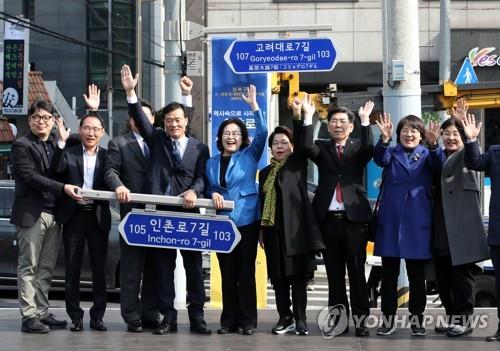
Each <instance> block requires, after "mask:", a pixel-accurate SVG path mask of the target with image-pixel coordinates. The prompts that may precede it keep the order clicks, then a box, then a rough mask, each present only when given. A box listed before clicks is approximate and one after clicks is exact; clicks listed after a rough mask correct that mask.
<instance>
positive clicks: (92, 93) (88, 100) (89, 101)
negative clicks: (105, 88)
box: [83, 84, 101, 111]
mask: <svg viewBox="0 0 500 351" xmlns="http://www.w3.org/2000/svg"><path fill="white" fill-rule="evenodd" d="M88 92H89V95H88V96H87V95H85V94H83V99H84V100H85V104H86V105H87V108H88V109H89V110H90V111H97V110H98V109H99V103H100V101H101V98H100V96H101V90H100V89H99V88H98V87H97V85H95V84H90V85H89V87H88Z"/></svg>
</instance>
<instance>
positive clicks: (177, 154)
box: [172, 140, 181, 164]
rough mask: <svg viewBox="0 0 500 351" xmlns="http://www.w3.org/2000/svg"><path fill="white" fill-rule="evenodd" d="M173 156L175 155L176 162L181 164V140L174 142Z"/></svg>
mask: <svg viewBox="0 0 500 351" xmlns="http://www.w3.org/2000/svg"><path fill="white" fill-rule="evenodd" d="M172 154H173V155H174V158H175V162H176V163H177V164H179V163H181V152H180V150H179V140H173V141H172Z"/></svg>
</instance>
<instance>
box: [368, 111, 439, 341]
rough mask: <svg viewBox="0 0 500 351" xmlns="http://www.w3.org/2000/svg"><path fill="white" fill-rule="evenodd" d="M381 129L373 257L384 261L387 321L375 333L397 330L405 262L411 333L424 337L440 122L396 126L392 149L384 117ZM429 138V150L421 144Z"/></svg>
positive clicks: (415, 120)
mask: <svg viewBox="0 0 500 351" xmlns="http://www.w3.org/2000/svg"><path fill="white" fill-rule="evenodd" d="M377 125H378V127H379V128H380V131H381V137H380V140H379V141H378V143H377V144H376V145H375V150H374V156H373V160H374V161H375V163H376V164H377V165H378V166H380V167H383V168H384V172H383V174H384V175H383V177H384V180H383V181H384V183H383V189H382V190H381V191H382V194H381V197H380V203H379V212H378V218H377V229H376V233H375V250H374V254H375V255H377V256H381V257H382V313H383V315H384V316H383V317H384V318H383V321H384V323H383V325H382V326H381V327H380V328H379V329H378V330H377V335H390V334H392V333H394V332H395V330H396V326H395V323H394V316H395V314H396V310H397V283H398V276H399V264H400V260H401V259H402V258H403V259H405V262H406V269H407V272H408V279H409V283H410V303H409V311H410V313H411V319H410V322H411V329H412V335H413V336H424V335H425V328H424V325H423V323H422V322H423V313H424V310H425V305H426V291H425V266H426V264H427V260H428V259H430V258H431V257H432V255H431V224H432V218H431V217H432V212H431V211H432V208H431V187H432V176H433V174H434V173H438V172H439V171H440V169H441V165H442V160H443V159H444V155H443V153H442V151H441V150H440V149H439V148H438V147H437V146H438V145H437V138H438V136H439V133H438V131H439V124H437V123H432V124H431V127H430V129H429V131H428V132H427V133H426V130H425V126H424V123H423V121H422V120H421V119H420V118H419V117H417V116H413V115H409V116H406V117H404V118H403V119H401V120H400V121H399V123H398V126H397V128H396V135H397V138H398V139H397V144H396V146H394V147H391V146H389V143H390V141H391V135H392V130H393V126H392V122H391V121H390V118H389V117H388V116H386V115H384V116H383V117H382V118H381V120H380V121H377ZM426 135H427V142H428V143H429V145H430V146H429V148H427V147H425V146H423V145H422V143H423V141H424V138H425V137H426Z"/></svg>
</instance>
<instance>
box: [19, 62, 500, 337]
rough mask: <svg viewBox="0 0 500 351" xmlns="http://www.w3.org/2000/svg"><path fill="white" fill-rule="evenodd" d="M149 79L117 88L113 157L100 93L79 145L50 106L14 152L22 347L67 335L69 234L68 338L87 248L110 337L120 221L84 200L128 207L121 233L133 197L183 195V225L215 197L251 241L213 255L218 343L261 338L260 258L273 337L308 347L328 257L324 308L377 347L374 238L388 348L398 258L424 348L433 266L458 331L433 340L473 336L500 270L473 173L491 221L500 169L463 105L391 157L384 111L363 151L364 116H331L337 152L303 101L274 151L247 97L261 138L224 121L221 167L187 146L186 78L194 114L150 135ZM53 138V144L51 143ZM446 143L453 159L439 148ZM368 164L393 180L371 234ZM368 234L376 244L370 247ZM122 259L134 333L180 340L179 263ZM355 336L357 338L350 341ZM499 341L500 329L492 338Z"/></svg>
mask: <svg viewBox="0 0 500 351" xmlns="http://www.w3.org/2000/svg"><path fill="white" fill-rule="evenodd" d="M137 80H138V76H137V75H136V76H134V75H133V74H132V72H131V71H130V68H129V67H128V66H127V65H124V66H123V67H122V70H121V81H122V85H123V88H124V90H125V92H126V95H127V102H128V108H129V119H128V122H129V126H130V131H129V132H128V133H127V134H124V135H122V136H119V137H116V138H114V139H113V140H111V141H110V142H109V145H108V150H105V149H104V148H102V147H100V146H99V141H100V139H101V137H102V135H103V134H104V122H103V120H102V118H101V117H99V116H98V115H97V114H96V113H95V112H92V111H96V110H97V108H98V106H99V90H98V89H97V87H96V86H93V85H92V86H90V87H89V93H88V96H85V100H86V103H87V105H88V108H89V111H91V112H89V113H88V114H87V115H85V116H84V117H82V118H81V120H80V128H79V135H77V136H76V137H75V136H74V135H71V134H70V131H69V130H67V129H66V128H65V126H64V123H63V122H62V120H61V119H59V118H56V117H54V112H55V111H54V108H53V106H52V105H51V104H50V103H48V102H44V101H39V102H36V103H35V104H33V106H32V107H31V109H30V111H29V124H30V132H29V133H28V134H27V135H25V136H23V137H21V138H20V139H18V140H17V141H16V143H15V144H14V145H13V148H12V159H13V163H14V174H15V179H16V191H15V194H16V196H15V202H14V207H13V210H12V217H11V222H12V223H14V224H16V226H17V231H18V241H19V249H20V250H19V251H20V253H19V262H18V288H19V303H20V310H21V315H22V330H23V331H24V332H29V333H47V332H48V331H49V330H50V328H65V327H66V325H67V323H66V321H63V320H58V319H56V317H55V316H54V315H52V314H50V313H49V311H48V307H49V302H48V290H49V287H50V283H51V278H52V271H53V268H54V265H55V261H56V258H57V250H58V248H59V245H60V241H61V230H60V226H61V225H62V228H63V229H62V241H63V243H64V250H65V260H66V261H65V262H66V277H65V279H66V286H65V287H66V295H65V298H66V311H67V313H68V315H69V317H70V318H71V325H70V330H71V331H75V332H76V331H81V330H83V328H84V325H83V314H84V312H83V310H82V309H81V307H80V301H79V280H80V269H81V262H82V255H83V251H84V246H85V242H87V245H88V248H89V256H90V262H91V268H92V279H93V299H94V301H93V306H92V307H91V309H90V328H91V329H94V330H98V331H104V330H106V329H107V328H106V326H105V324H104V322H103V316H104V313H105V309H106V279H105V262H106V253H107V241H108V233H109V229H110V225H111V216H110V211H109V206H108V203H107V202H105V201H98V200H89V199H86V198H83V197H82V196H81V193H80V191H81V190H85V189H103V190H104V189H109V190H112V191H114V192H115V193H116V196H117V199H118V201H119V202H120V203H121V205H120V206H121V207H120V214H121V216H122V218H123V217H124V216H125V215H126V214H127V213H128V212H129V211H131V209H132V208H133V207H139V206H140V205H138V204H132V203H130V194H131V193H148V194H155V195H170V196H180V197H182V198H183V201H184V206H183V209H181V211H186V212H195V211H197V209H195V204H196V200H197V199H198V198H200V197H206V198H210V199H212V200H213V203H214V206H215V207H216V209H217V210H218V213H220V214H227V215H229V217H230V218H231V220H232V221H233V222H234V223H235V225H236V226H237V228H238V230H239V232H240V233H241V240H240V242H239V243H238V245H237V246H236V247H235V248H234V250H233V251H232V252H231V253H218V254H217V258H218V262H219V266H220V271H221V278H222V302H223V309H222V313H221V317H220V328H218V329H217V333H218V334H228V333H241V334H243V335H252V334H253V333H254V330H255V328H257V301H256V300H257V299H256V286H255V259H256V254H257V246H258V245H259V243H260V245H261V246H262V247H263V248H264V250H265V253H266V257H267V271H268V276H269V279H270V281H271V284H272V286H273V289H274V291H275V294H276V305H277V310H278V314H279V320H278V322H277V323H276V325H275V326H274V327H273V328H272V333H274V334H285V333H289V332H295V333H296V334H298V335H307V334H308V326H307V323H306V305H307V280H308V277H310V276H311V275H312V273H313V272H314V270H315V268H316V260H315V254H316V253H317V252H319V251H322V252H323V256H324V259H325V266H326V271H327V277H328V285H329V293H328V305H329V306H336V305H342V306H343V307H344V308H345V311H346V312H347V314H348V315H350V314H351V313H352V317H353V320H354V326H355V335H356V336H359V337H363V336H368V335H369V330H368V328H367V327H366V323H365V321H366V318H367V317H368V315H369V313H370V305H369V296H368V288H367V284H366V279H365V273H364V266H365V261H366V245H367V241H368V239H369V236H370V235H371V234H373V235H374V241H375V254H376V255H379V256H381V257H382V313H383V315H384V318H383V321H384V323H383V325H381V326H380V328H379V329H378V330H377V334H378V335H389V334H392V333H393V332H394V331H395V321H394V316H395V314H396V310H397V280H398V275H399V267H400V260H401V259H405V262H406V267H407V271H408V278H409V283H410V305H409V311H410V313H411V317H412V318H411V320H412V322H411V329H412V335H414V336H423V335H425V326H424V325H423V313H424V310H425V304H426V297H425V292H426V288H425V270H426V266H427V264H428V262H429V260H430V259H431V258H434V261H435V262H436V265H435V266H436V276H437V282H438V286H439V293H440V297H441V300H442V302H443V305H444V307H445V310H446V314H447V315H448V316H449V323H448V324H447V325H445V326H439V328H436V331H440V332H446V333H447V334H448V335H449V336H460V335H465V334H468V333H470V332H471V331H472V328H471V326H470V323H469V321H470V319H469V317H470V315H471V314H472V312H473V307H474V294H473V290H474V276H473V269H472V265H473V264H474V263H475V262H478V261H482V260H484V259H487V258H488V257H489V256H490V253H491V258H492V260H493V263H494V265H495V267H496V266H497V264H500V249H499V247H500V246H498V245H500V241H499V239H497V238H496V237H497V236H498V235H500V233H497V232H498V231H499V230H498V228H497V227H498V221H499V220H500V219H499V218H497V217H496V216H495V215H494V210H491V211H490V230H489V231H490V233H489V237H488V243H489V245H490V253H489V252H488V243H487V241H486V240H487V239H486V233H485V231H484V229H483V226H482V217H481V212H480V207H479V186H478V182H477V179H476V176H475V174H474V172H472V170H486V169H488V170H489V171H490V176H491V177H492V191H493V195H492V201H491V205H490V206H492V208H493V209H494V208H495V206H496V203H497V200H496V197H495V188H496V187H498V186H496V182H497V181H498V179H497V178H496V177H497V175H498V176H500V170H497V169H496V168H495V167H499V166H498V165H497V163H496V162H497V161H496V154H495V153H494V152H495V150H494V147H492V148H490V150H489V151H488V152H486V153H485V154H481V153H480V151H479V145H478V143H477V140H476V139H477V136H478V134H479V130H480V125H478V126H476V124H475V120H474V117H473V116H472V115H470V114H468V113H467V105H466V104H465V103H464V102H463V101H459V103H458V104H457V107H456V108H455V109H454V110H453V111H452V115H453V116H452V118H451V119H448V120H447V121H445V122H444V123H443V124H442V125H441V126H440V125H439V124H437V123H431V124H430V125H429V127H428V128H427V129H426V128H425V126H424V124H423V122H422V120H421V119H420V118H418V117H416V116H411V115H410V116H406V117H404V118H403V119H401V120H400V121H399V123H398V125H397V127H396V137H397V140H396V145H395V146H391V136H392V134H393V125H392V122H391V120H390V118H389V116H387V115H385V114H384V115H382V116H381V118H379V120H377V122H376V124H377V126H378V128H379V129H380V134H381V136H380V139H379V140H378V142H377V143H376V145H374V141H373V135H372V131H371V126H370V114H371V113H372V110H373V107H374V104H373V102H371V101H368V102H367V103H365V104H364V105H363V106H362V107H360V108H359V110H358V116H359V120H360V122H361V126H360V137H359V138H356V139H354V138H351V137H350V135H351V132H352V131H353V129H354V120H355V118H356V116H355V114H354V113H353V112H352V111H351V110H349V109H347V108H344V107H337V108H334V109H333V110H331V111H330V112H329V113H328V117H327V125H328V131H329V134H330V140H317V141H314V135H313V126H312V120H313V115H314V113H315V105H314V102H313V101H312V99H311V97H310V96H308V95H307V94H306V95H305V96H304V97H303V98H302V99H299V98H295V99H294V101H293V102H292V104H291V109H292V111H293V116H294V118H293V128H292V129H290V128H288V127H285V126H278V127H276V128H275V129H274V130H273V131H272V132H271V133H270V135H269V137H268V128H267V123H266V119H265V117H264V115H263V113H262V111H261V110H260V109H259V106H258V103H257V92H256V89H255V87H254V86H252V85H250V86H249V87H248V89H247V91H246V92H245V94H243V95H242V99H243V100H244V101H245V102H246V103H247V104H248V106H249V108H250V109H251V110H252V111H253V113H254V119H255V128H256V130H255V136H254V137H253V138H252V140H250V137H249V132H248V129H247V127H246V125H245V124H244V123H243V122H242V121H241V120H240V119H238V118H234V119H228V120H225V121H224V122H223V123H222V124H221V125H220V127H219V129H218V132H217V140H216V145H217V149H218V151H219V152H218V153H217V152H216V151H215V150H212V151H213V156H212V157H210V153H209V149H208V147H207V146H206V145H205V144H203V143H201V142H200V141H199V140H197V139H196V138H194V137H192V136H191V135H190V134H189V132H188V121H189V115H190V113H191V107H190V106H191V105H192V102H191V96H190V91H191V88H192V82H191V80H190V79H189V78H187V77H184V78H182V79H181V81H180V86H181V90H182V93H183V94H182V95H183V98H182V101H181V102H182V103H179V102H172V103H170V104H168V105H167V106H165V107H164V108H163V109H162V110H161V113H160V114H161V116H162V118H163V128H155V127H154V125H153V122H154V117H153V114H152V110H151V107H150V106H149V105H148V104H147V103H146V102H144V101H142V100H139V99H138V98H137V95H136V93H135V87H136V84H137ZM54 124H55V126H56V130H57V133H54V132H53V131H52V128H53V126H54ZM440 135H441V137H442V141H443V146H444V150H443V149H441V148H440V147H439V145H438V139H439V136H440ZM72 138H73V139H76V141H74V140H73V141H71V139H72ZM266 143H267V145H268V147H269V148H270V150H271V155H272V157H271V162H270V164H269V165H268V166H267V167H265V168H264V169H262V170H261V171H260V172H259V173H258V180H259V181H258V185H257V183H256V177H257V171H258V164H259V160H260V158H261V156H262V154H263V151H264V148H265V147H266ZM70 144H73V146H71V145H70ZM66 145H68V146H66ZM464 145H465V147H464ZM372 158H373V160H374V161H375V163H376V164H377V165H379V166H380V167H382V168H383V176H382V178H383V180H382V186H381V189H380V191H381V195H380V201H379V202H378V215H377V223H376V226H372V225H370V223H371V222H372V208H371V206H370V204H369V202H368V200H367V198H366V187H365V185H364V176H365V168H366V166H367V164H368V162H370V160H371V159H372ZM308 159H310V160H312V161H313V162H314V163H315V164H316V165H317V167H318V173H319V180H318V186H317V189H316V192H315V196H314V199H313V201H312V203H311V202H310V200H309V196H308V190H307V161H308ZM499 162H500V160H499ZM224 200H231V201H234V209H233V210H232V211H225V210H224V209H223V208H224V206H223V205H224ZM158 207H159V209H160V210H174V211H179V209H178V208H175V209H173V208H169V207H168V206H158ZM458 214H459V215H458ZM372 228H375V229H374V233H370V230H371V229H372ZM120 252H121V261H120V288H121V293H120V306H121V314H122V317H123V319H124V321H125V323H126V324H127V330H128V331H130V332H141V331H143V330H144V329H146V328H148V329H152V330H153V333H154V334H157V335H163V334H167V333H171V332H175V331H177V311H176V309H175V308H174V299H175V286H174V269H175V264H176V254H177V250H174V249H153V248H146V247H139V246H132V245H128V244H127V243H126V242H125V241H124V240H123V239H122V238H120ZM180 253H181V255H182V258H183V264H184V268H185V270H186V281H187V298H188V301H189V304H188V315H189V322H190V330H191V332H194V333H199V334H211V332H212V331H211V329H210V328H209V327H208V326H207V323H206V321H205V319H204V303H205V290H204V285H203V277H202V265H201V261H202V259H201V253H200V252H199V251H189V250H180ZM346 269H347V274H348V277H349V286H350V305H349V303H348V299H347V293H346V281H345V275H346ZM499 281H500V280H499V279H497V282H499ZM497 284H498V283H497ZM497 290H498V291H500V290H499V289H497ZM499 301H500V299H499ZM161 316H163V319H161ZM347 332H348V327H347V326H346V328H345V329H344V330H342V331H340V334H343V333H347ZM497 339H498V340H500V330H499V331H498V332H497V333H496V334H495V335H494V336H492V337H490V340H497Z"/></svg>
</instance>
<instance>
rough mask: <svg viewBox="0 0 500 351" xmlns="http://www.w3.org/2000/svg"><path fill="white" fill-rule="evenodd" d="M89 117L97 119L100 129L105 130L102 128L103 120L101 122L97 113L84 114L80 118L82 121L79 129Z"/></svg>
mask: <svg viewBox="0 0 500 351" xmlns="http://www.w3.org/2000/svg"><path fill="white" fill-rule="evenodd" d="M89 117H94V118H96V119H98V120H99V123H101V127H102V129H105V128H104V120H103V119H102V117H101V116H99V115H98V114H97V113H88V114H86V115H85V116H83V117H82V119H80V127H81V126H83V122H84V121H85V120H86V119H87V118H89Z"/></svg>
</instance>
